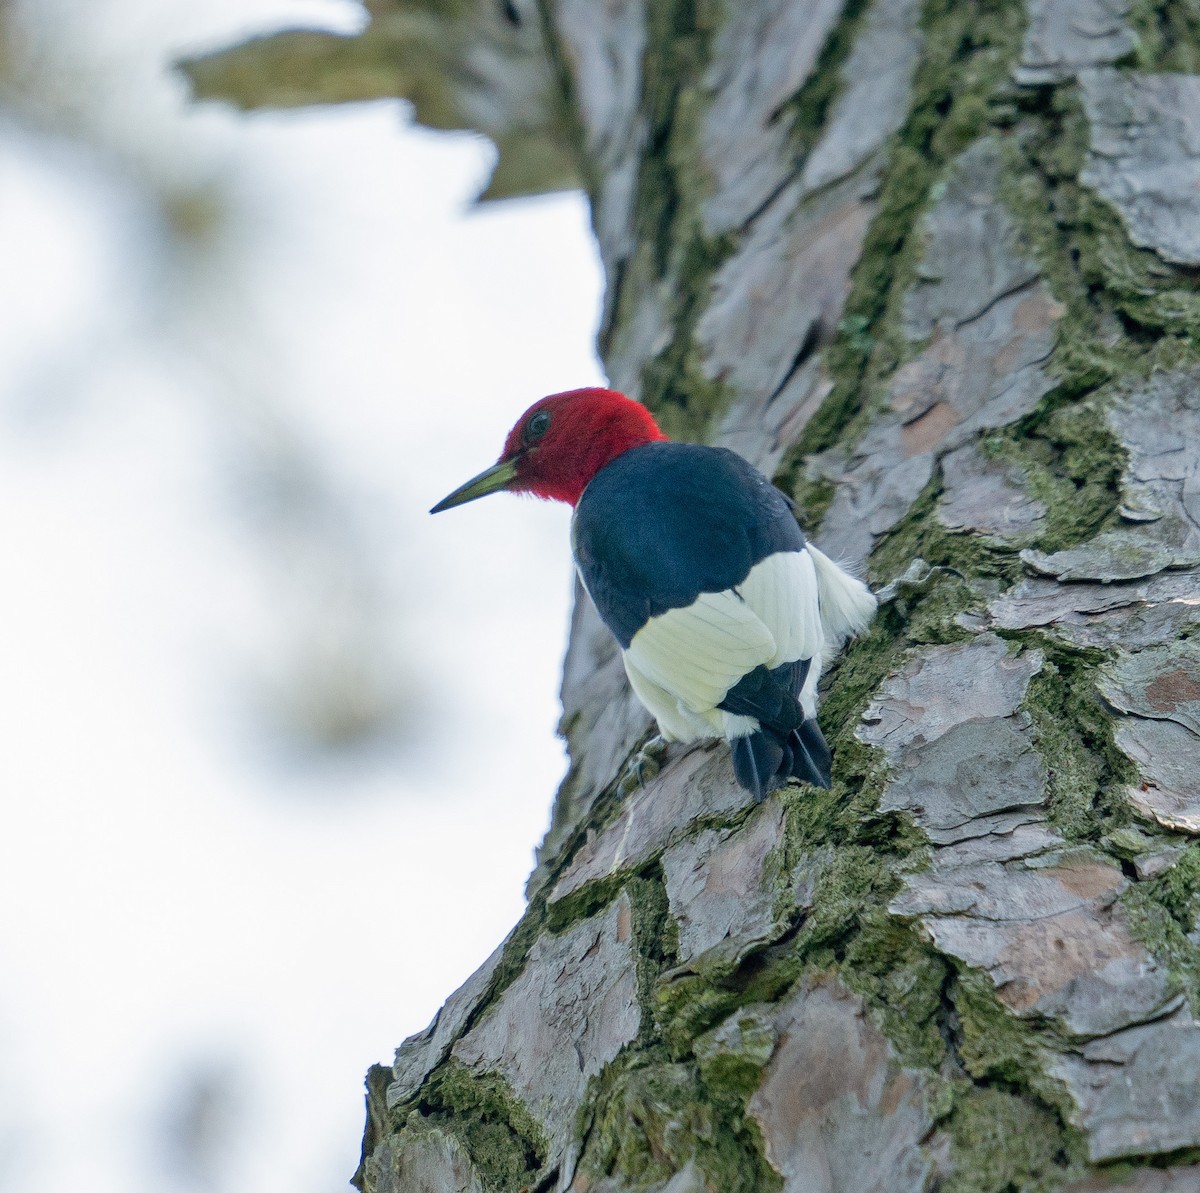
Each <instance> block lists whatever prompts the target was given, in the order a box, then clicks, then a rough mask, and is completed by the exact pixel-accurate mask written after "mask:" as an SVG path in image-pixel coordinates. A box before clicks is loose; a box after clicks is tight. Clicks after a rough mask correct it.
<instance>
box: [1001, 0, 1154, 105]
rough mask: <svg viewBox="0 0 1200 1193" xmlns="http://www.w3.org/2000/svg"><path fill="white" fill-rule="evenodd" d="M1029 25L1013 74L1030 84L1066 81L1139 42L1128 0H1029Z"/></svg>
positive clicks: (1110, 59)
mask: <svg viewBox="0 0 1200 1193" xmlns="http://www.w3.org/2000/svg"><path fill="white" fill-rule="evenodd" d="M1026 9H1027V10H1028V13H1029V24H1028V25H1027V26H1026V29H1025V42H1024V44H1023V45H1022V47H1021V62H1020V65H1019V66H1018V67H1017V68H1016V70H1014V71H1013V78H1014V79H1016V81H1017V82H1018V83H1022V84H1024V85H1026V86H1039V85H1044V84H1047V83H1062V82H1065V81H1066V80H1067V79H1071V78H1074V77H1075V76H1076V75H1077V74H1078V73H1079V72H1080V71H1081V70H1086V69H1087V68H1088V67H1090V66H1106V65H1108V63H1110V62H1116V61H1117V60H1118V59H1119V58H1123V57H1124V56H1125V55H1126V54H1128V53H1129V51H1130V50H1132V49H1133V48H1134V46H1135V44H1136V39H1135V38H1134V35H1133V30H1132V29H1131V28H1130V27H1129V25H1128V23H1127V21H1126V17H1128V15H1129V3H1128V0H1027V2H1026Z"/></svg>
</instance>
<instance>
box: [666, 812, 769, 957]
mask: <svg viewBox="0 0 1200 1193" xmlns="http://www.w3.org/2000/svg"><path fill="white" fill-rule="evenodd" d="M782 832H783V809H782V807H781V806H780V804H779V802H778V801H777V800H774V799H769V800H767V801H766V802H765V803H764V804H762V806H761V807H760V808H758V809H757V810H756V811H755V812H754V814H753V815H752V816H751V818H750V819H749V820H748V821H747V822H746V824H745V825H743V826H742V827H741V828H739V829H708V830H705V831H704V832H701V833H699V834H697V835H696V836H695V837H692V838H689V839H687V840H684V841H681V842H679V844H677V845H673V846H671V848H670V849H668V850H667V851H666V853H664V854H663V858H662V867H663V875H664V877H665V880H666V887H667V898H668V900H669V901H670V906H671V914H672V915H673V916H674V917H675V920H676V922H677V923H678V925H679V961H680V963H681V964H683V965H689V966H694V965H696V964H697V963H698V962H700V961H701V960H703V961H705V962H707V963H708V964H714V963H715V964H731V963H734V962H736V961H738V960H740V959H741V958H742V957H743V956H745V954H746V953H747V952H749V951H750V949H752V948H754V947H755V946H756V945H760V944H762V943H763V942H765V941H767V940H770V939H771V938H772V937H773V936H775V935H777V934H778V933H780V932H782V931H783V929H784V927H785V926H786V924H779V923H777V922H776V918H775V914H774V904H775V892H774V890H773V889H772V888H771V886H770V884H769V883H767V882H765V881H764V871H765V867H766V861H767V855H768V853H770V851H771V850H772V849H774V848H775V846H777V845H778V844H779V841H780V839H781V837H782Z"/></svg>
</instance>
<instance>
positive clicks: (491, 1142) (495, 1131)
mask: <svg viewBox="0 0 1200 1193" xmlns="http://www.w3.org/2000/svg"><path fill="white" fill-rule="evenodd" d="M426 1126H437V1127H440V1128H441V1129H442V1130H443V1131H445V1132H446V1133H447V1134H450V1135H453V1136H454V1137H455V1138H457V1139H458V1140H459V1142H460V1143H462V1145H463V1146H464V1147H465V1148H466V1150H467V1154H468V1155H469V1156H470V1157H471V1162H472V1163H473V1164H474V1165H475V1168H476V1170H477V1171H478V1173H479V1175H480V1178H481V1179H482V1180H483V1182H484V1186H485V1188H487V1189H488V1190H492V1191H494V1193H520V1191H521V1190H522V1189H524V1188H527V1187H528V1184H529V1181H530V1178H531V1177H533V1176H535V1175H536V1174H537V1173H538V1172H539V1171H540V1170H541V1168H542V1165H543V1163H544V1162H545V1158H546V1139H545V1135H544V1134H543V1132H542V1129H541V1127H540V1125H539V1124H538V1123H537V1121H536V1120H535V1119H534V1118H533V1116H532V1115H531V1114H530V1113H529V1111H528V1110H527V1109H526V1108H525V1105H524V1103H523V1102H522V1101H521V1100H520V1099H519V1098H518V1097H517V1096H516V1095H515V1094H514V1093H513V1091H512V1089H511V1087H510V1086H509V1085H508V1083H507V1082H506V1081H505V1080H504V1078H503V1077H501V1076H500V1075H499V1074H498V1073H476V1072H474V1071H473V1070H471V1069H468V1068H467V1067H466V1065H463V1064H461V1063H460V1062H458V1061H456V1060H450V1061H448V1062H447V1063H446V1064H444V1065H443V1066H442V1067H441V1068H439V1069H438V1070H437V1071H436V1072H435V1073H434V1074H433V1075H432V1076H431V1077H430V1078H429V1080H428V1081H427V1082H426V1084H425V1086H424V1088H423V1089H422V1091H421V1099H420V1102H419V1104H418V1106H417V1108H416V1109H415V1110H413V1111H411V1112H410V1113H409V1115H408V1116H407V1118H406V1120H405V1124H404V1127H403V1128H402V1132H401V1133H403V1131H404V1130H414V1131H415V1130H420V1129H421V1128H422V1127H426Z"/></svg>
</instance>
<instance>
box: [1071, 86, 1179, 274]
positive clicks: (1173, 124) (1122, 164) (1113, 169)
mask: <svg viewBox="0 0 1200 1193" xmlns="http://www.w3.org/2000/svg"><path fill="white" fill-rule="evenodd" d="M1079 82H1080V85H1081V87H1082V89H1083V102H1084V107H1085V108H1086V110H1087V116H1088V121H1089V122H1090V125H1091V152H1090V153H1089V154H1088V162H1087V166H1086V168H1085V169H1084V171H1083V173H1082V174H1081V175H1080V181H1082V182H1083V183H1084V185H1085V186H1089V187H1091V188H1092V189H1093V190H1095V191H1096V192H1097V193H1099V194H1100V195H1102V196H1103V197H1104V198H1105V199H1107V200H1108V201H1109V202H1110V203H1111V204H1112V205H1113V206H1114V207H1115V208H1116V209H1117V211H1118V212H1119V213H1120V215H1121V219H1122V220H1123V221H1124V223H1125V226H1126V228H1127V229H1128V231H1129V239H1130V240H1131V241H1132V242H1133V243H1134V244H1136V245H1138V246H1139V247H1140V248H1147V249H1153V250H1154V251H1155V252H1156V253H1157V254H1158V255H1159V256H1160V257H1161V258H1162V259H1163V260H1164V261H1170V262H1172V263H1174V264H1178V265H1200V76H1197V75H1182V74H1163V75H1151V74H1138V73H1134V72H1128V71H1119V70H1113V69H1110V68H1100V69H1096V70H1087V71H1084V72H1083V73H1082V74H1080V76H1079Z"/></svg>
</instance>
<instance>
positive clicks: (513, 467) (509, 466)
mask: <svg viewBox="0 0 1200 1193" xmlns="http://www.w3.org/2000/svg"><path fill="white" fill-rule="evenodd" d="M516 478H517V462H516V461H515V460H501V461H500V463H499V464H493V465H492V466H491V468H489V469H488V470H487V471H486V472H481V473H480V474H479V475H478V476H473V477H472V478H471V479H470V480H469V481H467V483H466V484H465V485H460V486H459V487H458V488H457V489H455V490H454V492H453V493H451V494H450V496H449V497H443V498H442V499H441V501H439V502H438V503H437V505H435V506H434V507H433V509H431V510H430V511H429V512H430V513H431V514H440V513H441V512H442V510H448V509H453V508H454V507H455V506H456V505H463V504H465V503H466V502H468V501H474V500H475V498H477V497H486V496H487V495H488V494H489V493H495V492H496V491H497V490H499V489H507V488H508V486H509V485H510V484H512V482H513V481H514V480H516Z"/></svg>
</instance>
